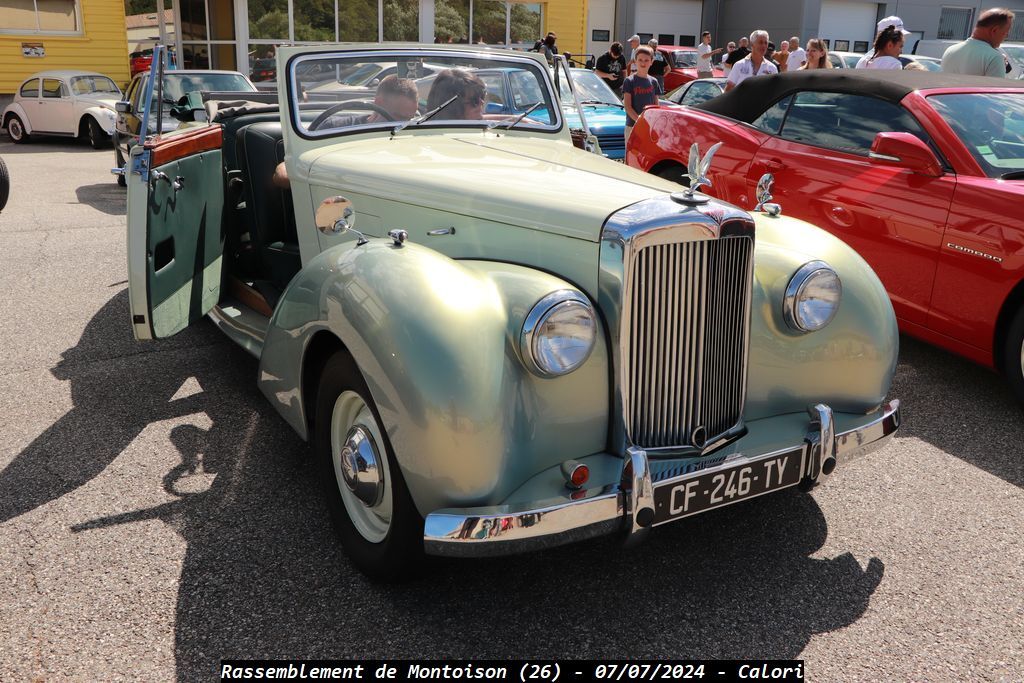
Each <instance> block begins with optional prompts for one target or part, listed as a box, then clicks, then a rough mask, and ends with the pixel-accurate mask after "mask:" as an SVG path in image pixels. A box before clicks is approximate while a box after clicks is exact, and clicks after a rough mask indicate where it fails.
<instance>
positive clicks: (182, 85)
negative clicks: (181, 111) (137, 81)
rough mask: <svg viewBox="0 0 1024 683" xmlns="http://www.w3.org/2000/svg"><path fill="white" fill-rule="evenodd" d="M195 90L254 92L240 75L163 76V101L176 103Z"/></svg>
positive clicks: (171, 74)
mask: <svg viewBox="0 0 1024 683" xmlns="http://www.w3.org/2000/svg"><path fill="white" fill-rule="evenodd" d="M197 90H204V91H207V92H235V91H238V92H253V91H255V90H256V88H255V86H253V85H252V84H251V83H249V81H248V80H247V79H246V78H245V76H243V75H242V74H218V73H209V72H208V73H188V74H182V73H168V74H164V100H165V101H174V102H177V101H178V100H179V99H181V98H182V96H183V95H185V94H186V93H190V92H195V91H197Z"/></svg>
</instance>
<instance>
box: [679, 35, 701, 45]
mask: <svg viewBox="0 0 1024 683" xmlns="http://www.w3.org/2000/svg"><path fill="white" fill-rule="evenodd" d="M696 44H697V36H679V46H680V47H693V46H695V45H696Z"/></svg>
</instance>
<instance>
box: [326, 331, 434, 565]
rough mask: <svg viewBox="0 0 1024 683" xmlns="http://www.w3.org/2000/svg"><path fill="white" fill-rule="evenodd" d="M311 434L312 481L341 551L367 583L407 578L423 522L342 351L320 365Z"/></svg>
mask: <svg viewBox="0 0 1024 683" xmlns="http://www.w3.org/2000/svg"><path fill="white" fill-rule="evenodd" d="M314 430H315V434H314V447H315V451H316V453H315V455H316V461H317V468H318V470H319V477H320V479H321V482H322V485H323V490H324V493H325V494H326V497H327V505H328V507H329V509H330V511H331V518H332V520H333V522H334V526H335V529H336V530H337V532H338V537H339V538H340V540H341V544H342V546H343V547H344V548H345V552H346V553H347V554H348V556H349V558H350V559H351V560H352V562H353V563H354V564H355V565H356V567H358V568H359V570H360V571H362V572H363V573H364V574H366V575H367V576H369V577H370V578H372V579H375V580H378V581H396V580H401V579H404V578H407V577H409V576H410V575H411V573H412V572H413V570H414V569H415V568H416V567H417V566H418V564H419V560H420V559H421V557H422V554H423V518H422V517H420V515H419V512H418V511H417V510H416V507H415V505H414V504H413V501H412V497H411V496H410V494H409V490H408V488H407V487H406V485H405V479H404V478H403V477H402V471H401V467H399V465H398V461H397V460H396V459H395V454H394V451H393V450H392V448H391V442H390V440H389V439H388V436H387V433H386V431H385V430H384V428H383V426H382V423H381V419H380V415H379V414H378V412H377V408H376V406H374V403H373V399H372V397H371V396H370V392H369V390H368V389H367V387H366V382H365V381H363V378H362V375H360V374H359V371H358V369H357V368H356V365H355V361H354V360H353V359H352V357H351V356H350V355H349V354H348V353H346V352H344V351H339V352H338V353H336V354H335V355H334V356H332V357H331V358H330V359H329V360H328V361H327V363H326V365H325V366H324V369H323V374H322V375H321V378H320V386H319V390H318V392H317V403H316V422H315V424H314Z"/></svg>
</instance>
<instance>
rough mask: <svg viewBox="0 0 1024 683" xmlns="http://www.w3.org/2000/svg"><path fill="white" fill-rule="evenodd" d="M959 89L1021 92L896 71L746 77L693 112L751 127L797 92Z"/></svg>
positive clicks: (889, 94) (986, 81) (983, 81)
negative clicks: (787, 96) (763, 115)
mask: <svg viewBox="0 0 1024 683" xmlns="http://www.w3.org/2000/svg"><path fill="white" fill-rule="evenodd" d="M960 87H965V88H978V89H988V88H1019V89H1024V81H1019V80H1017V81H1013V80H1010V79H1005V80H1000V79H996V78H991V77H986V76H961V75H960V74H948V73H942V72H932V71H899V70H897V69H893V70H888V69H811V70H799V71H789V72H786V73H781V74H776V75H772V76H757V77H756V78H748V79H747V80H745V81H743V82H742V83H740V84H739V85H738V86H736V87H735V88H733V89H732V90H730V91H729V92H727V93H722V94H721V95H719V96H718V97H714V98H712V99H710V100H708V101H707V102H701V103H700V104H697V105H694V108H695V109H703V110H704V111H709V112H712V113H715V114H720V115H722V116H727V117H729V118H731V119H736V120H737V121H743V122H745V123H750V122H752V121H753V120H754V119H756V118H757V117H758V116H760V115H761V114H763V113H764V111H765V110H766V109H767V108H768V107H769V106H770V105H772V104H774V103H775V102H778V101H779V100H780V99H782V98H783V97H785V96H786V95H789V94H790V93H794V92H797V91H800V90H824V91H827V92H843V93H850V94H855V95H870V96H872V97H880V98H882V99H884V100H889V101H891V102H894V103H896V102H899V101H900V100H902V99H903V98H904V97H906V96H907V95H908V94H909V93H911V92H913V91H915V90H927V89H931V88H960Z"/></svg>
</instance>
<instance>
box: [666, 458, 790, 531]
mask: <svg viewBox="0 0 1024 683" xmlns="http://www.w3.org/2000/svg"><path fill="white" fill-rule="evenodd" d="M802 454H803V449H801V448H797V449H794V450H792V451H788V452H786V453H782V454H780V455H776V456H774V457H771V458H767V459H765V460H758V461H756V462H752V463H745V464H742V465H737V466H735V467H731V468H729V469H727V470H719V471H716V472H708V473H706V474H702V475H700V476H698V477H695V478H693V479H687V480H686V481H681V482H679V483H678V484H675V485H670V484H666V485H664V486H659V487H657V488H655V489H654V523H655V524H661V523H663V522H669V521H672V520H674V519H679V518H680V517H688V516H690V515H695V514H697V513H699V512H705V511H706V510H711V509H713V508H718V507H724V506H726V505H729V504H731V503H736V502H739V501H741V500H745V499H747V498H754V497H755V496H760V495H761V494H763V493H768V492H770V491H775V490H777V489H782V488H786V487H787V486H793V485H795V484H797V483H799V482H800V479H801V476H802V474H803V472H802V468H801V465H802V464H803V457H802Z"/></svg>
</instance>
